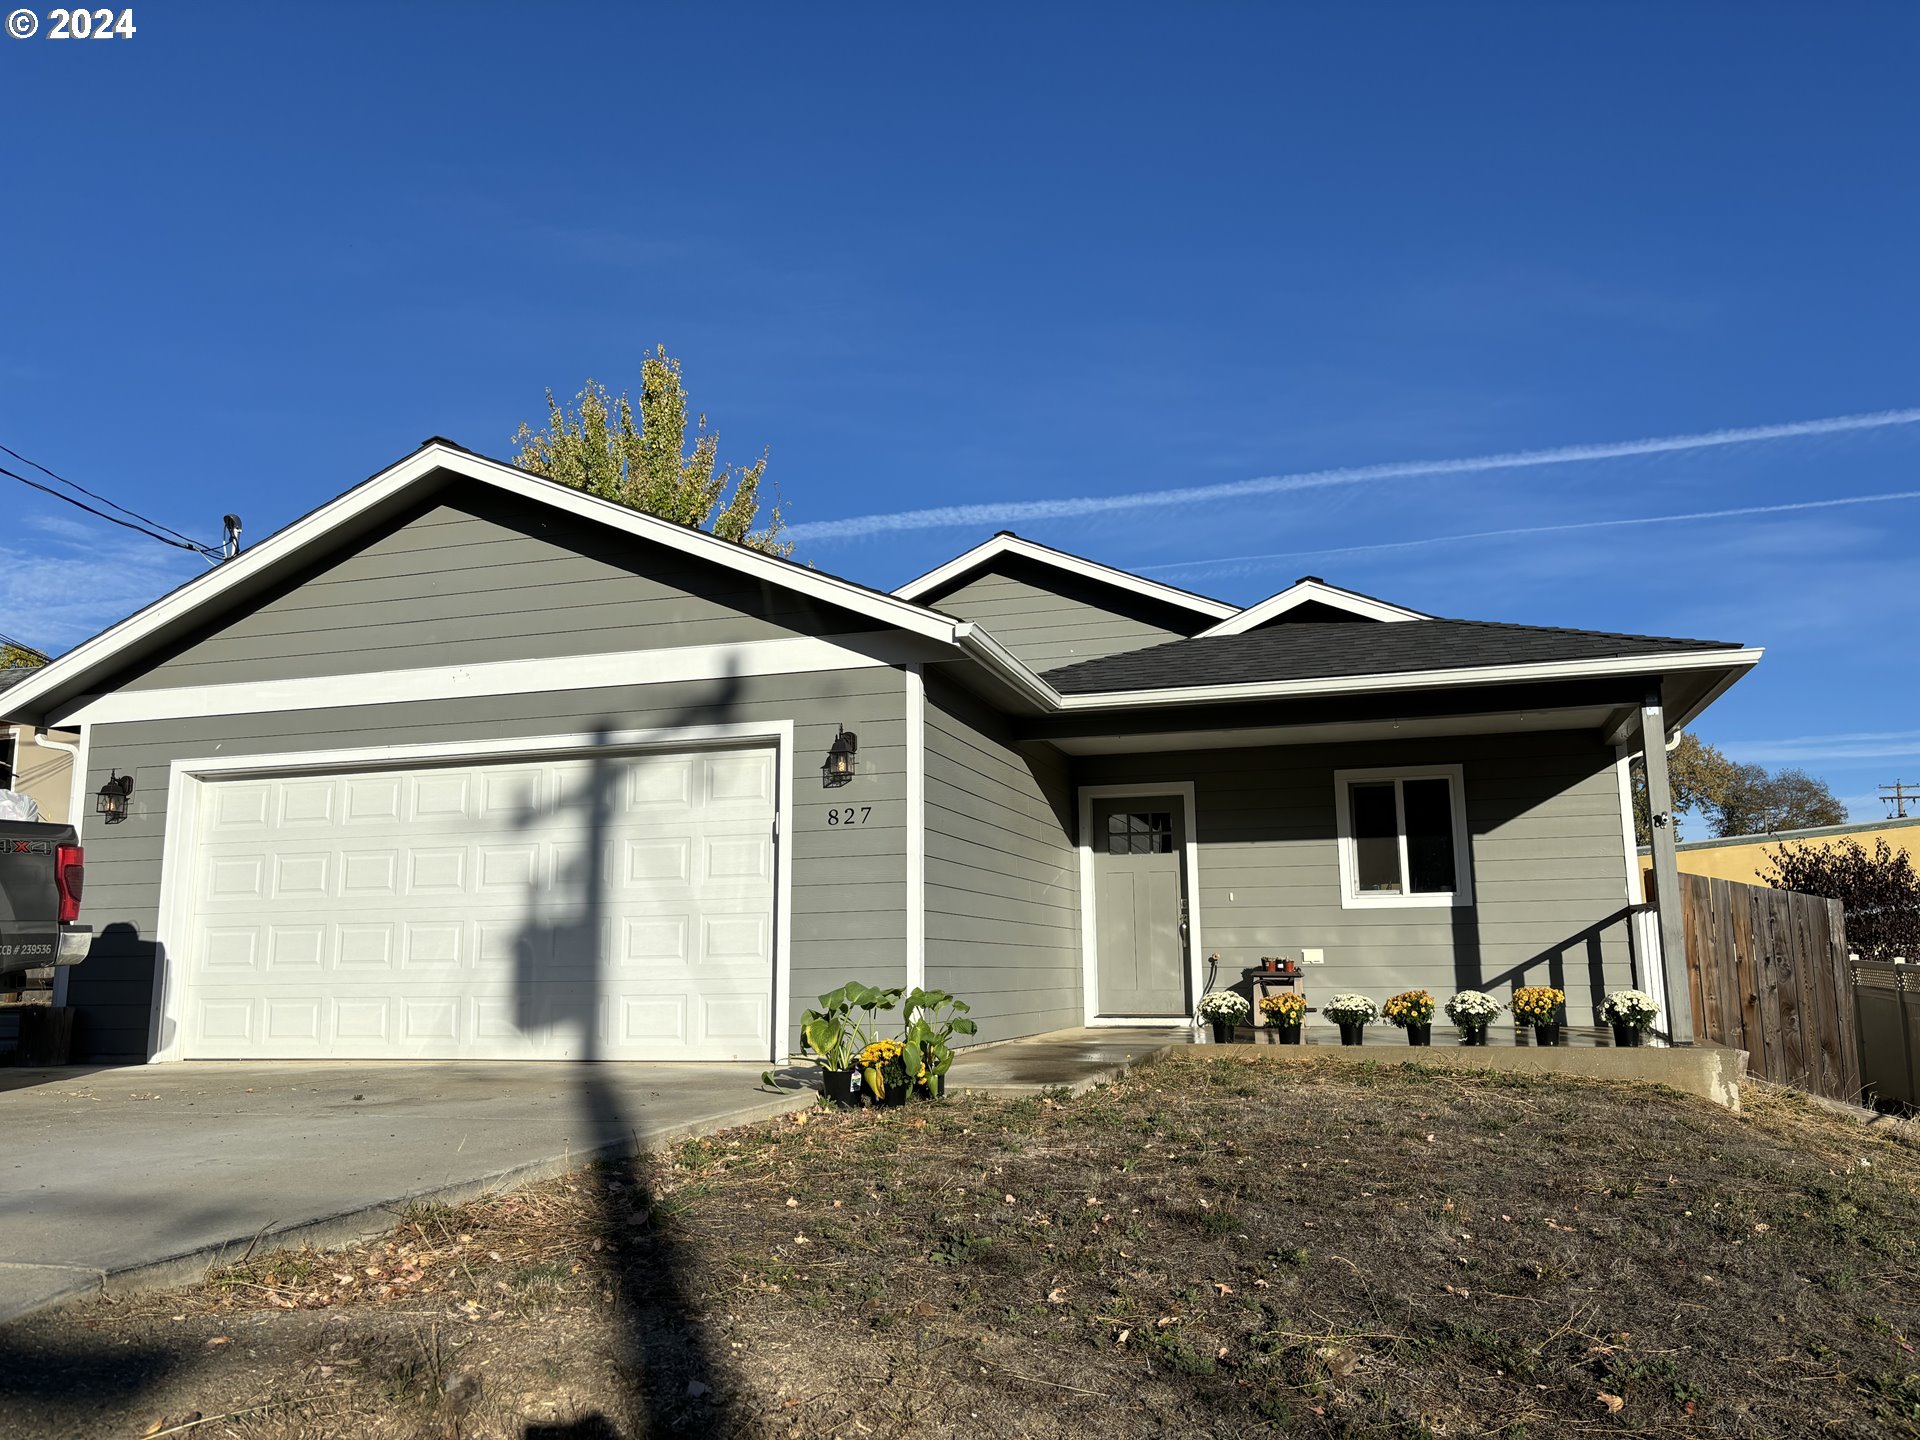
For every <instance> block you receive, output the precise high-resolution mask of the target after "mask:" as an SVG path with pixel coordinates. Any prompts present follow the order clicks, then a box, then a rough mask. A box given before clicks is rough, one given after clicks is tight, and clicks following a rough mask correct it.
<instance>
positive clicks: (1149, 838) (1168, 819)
mask: <svg viewBox="0 0 1920 1440" xmlns="http://www.w3.org/2000/svg"><path fill="white" fill-rule="evenodd" d="M1107 853H1108V854H1109V855H1171V854H1172V853H1173V812H1172V811H1169V810H1148V811H1136V812H1134V813H1132V814H1126V813H1120V814H1114V815H1109V816H1108V817H1107Z"/></svg>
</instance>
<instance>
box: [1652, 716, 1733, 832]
mask: <svg viewBox="0 0 1920 1440" xmlns="http://www.w3.org/2000/svg"><path fill="white" fill-rule="evenodd" d="M1736 768H1737V767H1736V766H1735V765H1734V763H1733V762H1732V761H1731V760H1729V759H1727V757H1726V756H1724V755H1722V754H1721V753H1720V752H1719V751H1718V750H1716V749H1714V748H1713V746H1711V745H1709V744H1707V743H1706V742H1705V741H1703V740H1701V739H1700V737H1699V736H1697V735H1695V734H1694V733H1693V732H1692V731H1691V730H1683V731H1681V732H1680V739H1679V741H1678V742H1677V743H1676V744H1675V745H1674V747H1673V749H1671V750H1669V751H1668V752H1667V780H1668V783H1669V785H1670V786H1671V787H1672V790H1673V810H1674V814H1676V815H1678V814H1680V813H1681V812H1683V811H1687V810H1695V811H1701V812H1705V811H1707V809H1708V807H1709V805H1710V804H1711V802H1712V801H1713V800H1714V798H1715V797H1717V796H1718V795H1719V794H1720V791H1721V790H1722V788H1723V787H1724V786H1725V785H1726V782H1727V779H1728V777H1729V776H1731V775H1732V773H1733V771H1734V770H1735V769H1736ZM1633 833H1634V835H1635V836H1636V837H1637V838H1638V843H1640V844H1642V845H1650V844H1652V843H1653V841H1652V831H1651V830H1649V829H1648V826H1647V762H1646V760H1645V758H1644V757H1639V756H1636V757H1635V759H1634V762H1633ZM1676 834H1677V832H1676Z"/></svg>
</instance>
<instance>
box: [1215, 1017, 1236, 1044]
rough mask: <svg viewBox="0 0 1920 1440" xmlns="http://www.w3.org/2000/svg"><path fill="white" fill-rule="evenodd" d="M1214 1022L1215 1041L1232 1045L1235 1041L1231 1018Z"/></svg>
mask: <svg viewBox="0 0 1920 1440" xmlns="http://www.w3.org/2000/svg"><path fill="white" fill-rule="evenodd" d="M1212 1024H1213V1043H1214V1044H1216V1045H1231V1044H1232V1043H1233V1022H1232V1021H1231V1020H1215V1021H1213V1022H1212Z"/></svg>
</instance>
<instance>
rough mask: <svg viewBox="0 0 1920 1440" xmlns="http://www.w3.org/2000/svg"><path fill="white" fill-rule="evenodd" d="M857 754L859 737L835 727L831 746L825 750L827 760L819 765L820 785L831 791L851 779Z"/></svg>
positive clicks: (855, 765) (858, 751)
mask: <svg viewBox="0 0 1920 1440" xmlns="http://www.w3.org/2000/svg"><path fill="white" fill-rule="evenodd" d="M859 753H860V737H859V736H858V735H856V734H854V733H853V732H852V731H851V730H842V729H841V728H840V727H839V726H837V725H836V726H835V727H834V736H833V744H832V745H831V746H830V747H828V749H827V758H826V759H825V760H823V761H822V762H821V763H820V783H821V784H822V785H824V786H825V787H826V788H827V789H829V790H831V789H833V788H834V787H835V786H837V785H844V784H846V783H847V782H848V781H849V780H851V779H853V776H854V771H855V770H856V769H857V768H858V764H859V762H858V760H857V758H856V757H857V756H858V755H859Z"/></svg>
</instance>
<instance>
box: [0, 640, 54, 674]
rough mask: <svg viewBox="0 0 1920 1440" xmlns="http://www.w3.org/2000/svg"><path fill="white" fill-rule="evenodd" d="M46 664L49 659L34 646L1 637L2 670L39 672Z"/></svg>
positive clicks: (0, 655)
mask: <svg viewBox="0 0 1920 1440" xmlns="http://www.w3.org/2000/svg"><path fill="white" fill-rule="evenodd" d="M46 663H47V657H46V656H44V655H42V654H41V653H40V652H39V651H38V650H35V649H34V648H33V647H32V646H29V645H22V644H21V643H20V642H19V641H18V640H8V639H5V638H4V637H0V670H38V669H39V668H40V667H41V666H42V665H44V664H46Z"/></svg>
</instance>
